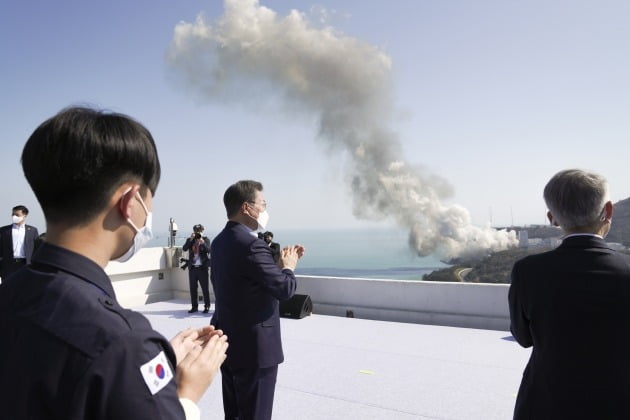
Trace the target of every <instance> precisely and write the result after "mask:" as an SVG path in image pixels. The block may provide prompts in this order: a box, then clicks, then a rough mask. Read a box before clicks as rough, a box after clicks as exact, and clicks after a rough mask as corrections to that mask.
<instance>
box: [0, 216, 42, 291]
mask: <svg viewBox="0 0 630 420" xmlns="http://www.w3.org/2000/svg"><path fill="white" fill-rule="evenodd" d="M26 216H28V209H27V208H26V207H25V206H22V205H19V206H15V207H13V210H12V218H13V220H12V221H13V224H11V225H7V226H3V227H1V228H0V244H1V245H0V252H2V255H0V277H2V279H6V278H7V277H9V275H10V274H11V273H13V272H14V271H17V270H18V269H19V268H20V267H23V266H25V265H26V264H30V263H31V256H32V255H33V250H34V249H35V241H36V240H37V237H38V236H39V233H38V232H37V228H36V227H35V226H31V225H27V224H26Z"/></svg>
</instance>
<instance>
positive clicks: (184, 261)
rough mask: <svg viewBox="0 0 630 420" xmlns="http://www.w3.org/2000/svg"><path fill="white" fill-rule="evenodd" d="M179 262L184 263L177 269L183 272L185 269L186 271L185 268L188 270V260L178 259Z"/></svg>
mask: <svg viewBox="0 0 630 420" xmlns="http://www.w3.org/2000/svg"><path fill="white" fill-rule="evenodd" d="M179 262H180V263H184V264H182V266H181V267H179V268H181V269H182V270H185V269H187V268H188V260H187V259H186V258H180V259H179Z"/></svg>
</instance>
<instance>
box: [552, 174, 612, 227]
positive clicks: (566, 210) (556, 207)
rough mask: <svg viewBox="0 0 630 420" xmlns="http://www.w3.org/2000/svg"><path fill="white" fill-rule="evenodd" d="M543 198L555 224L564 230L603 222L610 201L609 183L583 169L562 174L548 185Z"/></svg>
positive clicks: (554, 177) (556, 175) (557, 175)
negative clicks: (604, 210) (602, 218)
mask: <svg viewBox="0 0 630 420" xmlns="http://www.w3.org/2000/svg"><path fill="white" fill-rule="evenodd" d="M544 198H545V203H546V204H547V207H548V208H549V211H550V212H551V214H552V215H553V218H554V219H555V220H556V222H557V223H558V224H559V225H560V226H561V227H562V229H564V230H565V231H576V230H579V229H583V228H590V227H593V226H596V225H597V224H598V223H601V217H602V211H603V209H604V205H605V204H606V202H607V201H609V195H608V182H607V181H606V179H605V178H604V177H603V176H601V175H599V174H596V173H593V172H587V171H584V170H580V169H567V170H564V171H560V172H558V173H557V174H555V175H554V176H553V178H551V180H550V181H549V182H548V183H547V185H546V186H545V191H544Z"/></svg>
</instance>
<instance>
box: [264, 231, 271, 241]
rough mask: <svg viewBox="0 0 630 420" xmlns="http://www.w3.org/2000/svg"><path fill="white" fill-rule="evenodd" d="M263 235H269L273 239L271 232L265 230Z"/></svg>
mask: <svg viewBox="0 0 630 420" xmlns="http://www.w3.org/2000/svg"><path fill="white" fill-rule="evenodd" d="M263 236H265V237H270V238H271V239H273V232H270V231H267V232H265V233H263Z"/></svg>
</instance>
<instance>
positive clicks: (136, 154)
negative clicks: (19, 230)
mask: <svg viewBox="0 0 630 420" xmlns="http://www.w3.org/2000/svg"><path fill="white" fill-rule="evenodd" d="M22 168H23V170H24V175H25V176H26V179H27V180H28V182H29V184H30V186H31V188H32V189H33V192H34V193H35V196H36V197H37V199H38V201H39V203H40V205H41V207H42V210H43V212H44V215H45V217H46V220H47V222H48V223H64V224H66V225H69V226H76V225H82V224H85V223H89V222H90V221H91V220H92V219H93V218H94V217H95V216H96V215H98V214H99V213H100V212H101V211H102V210H103V209H104V208H106V206H107V205H108V200H109V198H110V197H111V195H112V193H113V191H114V190H115V189H116V188H117V187H118V186H120V185H121V184H122V183H124V182H137V183H139V184H140V185H141V189H142V190H144V189H146V188H149V189H150V190H151V192H152V193H153V194H155V190H156V188H157V185H158V182H159V180H160V162H159V159H158V155H157V149H156V147H155V142H154V141H153V137H152V136H151V133H149V131H148V130H147V129H146V128H145V127H144V126H143V125H142V124H140V123H138V122H137V121H135V120H133V119H131V118H130V117H128V116H126V115H122V114H116V113H108V112H104V111H99V110H95V109H91V108H85V107H72V108H66V109H64V110H62V111H61V112H59V113H58V114H57V115H55V116H54V117H52V118H50V119H48V120H46V121H44V122H43V123H42V124H41V125H40V126H39V127H38V128H37V129H36V130H35V131H34V132H33V134H31V136H30V138H29V139H28V141H27V142H26V145H25V146H24V150H23V151H22Z"/></svg>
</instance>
